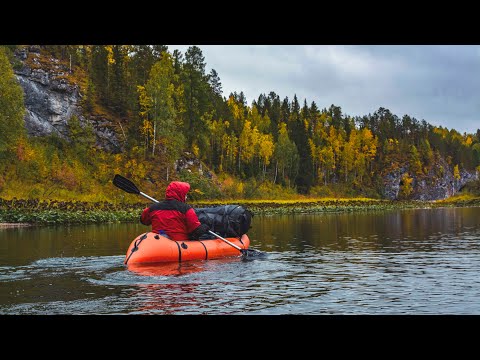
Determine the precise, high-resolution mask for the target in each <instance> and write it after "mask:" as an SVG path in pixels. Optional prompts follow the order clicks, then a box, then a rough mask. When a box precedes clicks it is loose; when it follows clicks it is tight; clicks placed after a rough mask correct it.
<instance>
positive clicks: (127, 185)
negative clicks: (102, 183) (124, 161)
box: [113, 174, 140, 195]
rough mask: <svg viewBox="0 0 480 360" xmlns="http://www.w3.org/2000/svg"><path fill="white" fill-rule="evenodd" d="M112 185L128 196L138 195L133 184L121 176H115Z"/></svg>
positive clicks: (138, 192) (138, 191)
mask: <svg viewBox="0 0 480 360" xmlns="http://www.w3.org/2000/svg"><path fill="white" fill-rule="evenodd" d="M113 185H115V186H116V187H118V188H120V189H122V190H123V191H126V192H128V193H130V194H137V195H138V194H140V190H138V188H137V187H136V186H135V184H134V183H133V182H131V181H130V180H128V179H126V178H124V177H123V176H121V175H118V174H116V175H115V177H114V178H113Z"/></svg>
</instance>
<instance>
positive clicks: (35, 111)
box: [15, 45, 121, 152]
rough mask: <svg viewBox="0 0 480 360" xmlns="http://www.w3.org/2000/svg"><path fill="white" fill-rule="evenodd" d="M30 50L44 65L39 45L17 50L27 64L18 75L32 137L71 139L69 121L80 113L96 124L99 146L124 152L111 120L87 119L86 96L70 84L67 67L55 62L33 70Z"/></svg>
mask: <svg viewBox="0 0 480 360" xmlns="http://www.w3.org/2000/svg"><path fill="white" fill-rule="evenodd" d="M29 52H30V53H32V56H33V62H34V63H35V64H40V62H39V61H38V56H39V54H40V47H39V46H38V45H32V46H30V47H29V48H28V50H25V49H23V50H22V51H18V52H16V53H15V56H16V57H17V59H18V60H20V61H22V63H23V66H22V67H20V68H19V69H16V70H15V76H16V78H17V79H18V82H19V84H20V86H21V87H22V88H23V91H24V94H25V96H24V101H25V107H26V113H25V127H26V129H27V133H28V134H29V135H30V136H47V135H50V134H52V133H56V134H57V135H58V136H60V137H61V138H64V139H67V140H68V139H69V137H68V127H67V122H68V120H69V119H70V118H71V117H72V116H73V115H76V116H77V117H78V118H79V120H80V123H81V124H85V123H86V122H89V121H90V122H91V123H92V125H93V128H94V131H95V134H96V137H97V141H96V144H97V146H99V147H100V148H103V149H105V150H107V151H111V152H119V151H121V145H120V143H119V140H118V137H117V135H116V133H115V132H114V131H113V130H112V129H111V122H110V121H109V120H108V119H102V124H98V123H97V122H96V121H94V119H87V118H85V116H84V111H83V109H82V107H81V105H80V99H81V98H82V95H81V94H80V90H79V87H78V85H76V84H70V83H69V82H68V81H67V79H66V78H65V77H64V76H65V74H66V71H67V70H65V69H63V66H60V65H53V66H52V69H48V70H47V69H42V68H36V69H31V68H29V67H28V66H27V65H26V64H25V62H24V61H25V60H26V59H27V58H28V55H29ZM50 62H51V63H53V64H58V63H59V61H58V60H57V59H54V58H52V59H50ZM106 125H109V126H110V127H106Z"/></svg>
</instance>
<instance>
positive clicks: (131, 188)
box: [113, 174, 265, 257]
mask: <svg viewBox="0 0 480 360" xmlns="http://www.w3.org/2000/svg"><path fill="white" fill-rule="evenodd" d="M113 185H115V186H116V187H118V188H119V189H122V190H123V191H126V192H128V193H130V194H137V195H142V196H144V197H146V198H147V199H149V200H152V201H153V202H156V203H158V202H160V201H158V200H156V199H154V198H152V197H151V196H148V195H147V194H145V193H143V192H141V191H140V190H139V189H138V188H137V186H136V185H135V184H134V183H133V182H131V181H130V180H128V179H126V178H124V177H123V176H121V175H118V174H116V175H115V177H114V178H113ZM208 232H209V233H210V234H212V235H214V236H216V237H217V238H219V239H220V240H222V241H224V242H226V243H227V244H229V245H230V246H233V247H234V248H235V249H237V250H238V251H240V252H241V253H242V255H243V256H245V257H253V256H263V255H265V254H264V253H263V252H261V251H258V250H253V249H242V248H241V247H239V246H237V245H235V244H233V243H231V242H230V241H228V240H227V239H224V238H223V237H221V236H220V235H218V234H216V233H214V232H213V231H211V230H208Z"/></svg>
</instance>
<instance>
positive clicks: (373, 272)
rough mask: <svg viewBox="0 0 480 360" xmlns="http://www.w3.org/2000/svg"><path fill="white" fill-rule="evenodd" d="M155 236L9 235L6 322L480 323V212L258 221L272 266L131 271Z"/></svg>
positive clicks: (234, 262) (231, 263) (258, 242)
mask: <svg viewBox="0 0 480 360" xmlns="http://www.w3.org/2000/svg"><path fill="white" fill-rule="evenodd" d="M145 229H146V227H144V226H142V225H137V224H115V225H102V226H96V225H88V226H72V227H43V228H21V229H18V228H17V229H0V314H480V300H479V299H480V276H479V274H480V208H456V209H433V210H432V209H425V210H404V211H396V212H385V213H361V214H360V213H358V214H336V215H332V214H330V215H328V214H327V215H326V214H318V215H289V216H271V217H260V216H256V217H254V218H253V221H252V229H251V231H250V232H249V236H250V238H251V247H252V248H255V249H259V250H262V251H265V252H267V253H268V255H267V256H266V257H265V258H263V259H255V260H253V261H242V260H241V258H229V259H223V260H209V261H194V262H187V263H182V264H180V265H179V264H173V265H172V264H170V265H162V266H155V267H153V266H152V267H149V268H144V269H142V270H141V271H138V272H134V271H130V270H127V269H126V268H125V267H124V266H123V260H124V255H125V252H126V249H127V247H128V245H129V244H130V242H131V241H132V239H133V238H134V237H135V236H136V235H138V234H139V233H141V232H144V231H145Z"/></svg>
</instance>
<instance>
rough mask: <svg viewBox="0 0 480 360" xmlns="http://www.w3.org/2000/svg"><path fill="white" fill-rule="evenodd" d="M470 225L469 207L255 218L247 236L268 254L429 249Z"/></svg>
mask: <svg viewBox="0 0 480 360" xmlns="http://www.w3.org/2000/svg"><path fill="white" fill-rule="evenodd" d="M470 222H472V224H474V223H475V214H474V213H472V210H470V209H468V208H461V209H455V208H454V209H449V208H445V209H411V210H398V211H382V212H362V213H341V214H297V215H275V216H257V217H255V224H254V226H252V229H251V232H250V233H249V235H250V238H251V239H253V244H256V242H255V239H260V240H257V241H258V243H260V244H262V249H264V250H268V251H272V250H273V251H286V250H295V251H303V250H305V249H307V248H308V247H314V248H316V249H317V250H318V249H321V248H326V249H330V250H338V251H344V250H348V251H364V250H378V249H382V250H386V251H403V250H406V249H409V250H412V247H415V249H414V250H416V251H420V250H421V251H431V250H433V249H434V248H435V246H436V245H435V242H434V241H431V240H432V239H435V238H436V236H439V234H451V233H457V232H458V231H460V230H459V229H461V228H462V227H463V226H465V225H467V224H468V223H470ZM419 240H420V241H419ZM423 240H425V241H423Z"/></svg>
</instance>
